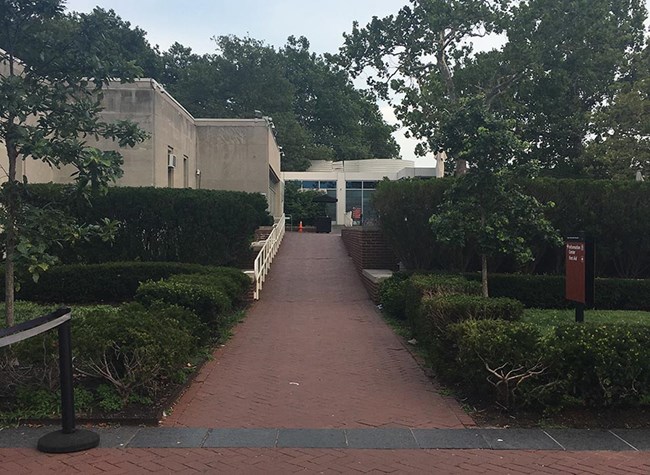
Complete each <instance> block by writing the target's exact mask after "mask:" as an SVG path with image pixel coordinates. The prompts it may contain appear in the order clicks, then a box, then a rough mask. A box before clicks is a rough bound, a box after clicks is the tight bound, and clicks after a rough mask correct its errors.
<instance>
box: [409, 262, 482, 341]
mask: <svg viewBox="0 0 650 475" xmlns="http://www.w3.org/2000/svg"><path fill="white" fill-rule="evenodd" d="M480 293H481V285H480V283H477V282H470V281H468V280H467V279H465V278H464V277H461V276H454V275H444V274H415V275H413V276H411V278H410V279H409V280H408V285H407V286H406V305H405V309H404V314H405V315H406V320H407V321H408V322H409V325H410V326H411V328H412V329H413V330H414V331H416V326H417V324H418V319H419V313H420V305H421V303H422V299H423V298H425V297H429V298H431V297H442V296H446V295H457V294H468V295H480Z"/></svg>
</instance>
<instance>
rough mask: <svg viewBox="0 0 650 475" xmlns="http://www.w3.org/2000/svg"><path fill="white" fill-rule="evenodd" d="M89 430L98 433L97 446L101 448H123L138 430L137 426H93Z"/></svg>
mask: <svg viewBox="0 0 650 475" xmlns="http://www.w3.org/2000/svg"><path fill="white" fill-rule="evenodd" d="M89 430H92V431H93V432H97V433H98V434H99V447H100V448H102V449H112V448H117V449H120V448H123V447H126V446H127V445H128V444H129V442H130V441H131V439H133V437H134V436H135V435H136V434H137V433H138V431H139V430H140V428H139V427H129V426H124V427H102V428H93V427H90V428H89Z"/></svg>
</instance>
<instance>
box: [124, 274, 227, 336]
mask: <svg viewBox="0 0 650 475" xmlns="http://www.w3.org/2000/svg"><path fill="white" fill-rule="evenodd" d="M135 298H136V300H137V301H138V302H140V303H142V304H143V305H145V306H151V305H153V304H154V303H156V302H165V303H167V304H176V305H180V306H181V307H185V308H187V309H189V310H192V311H193V312H194V313H196V315H198V317H199V318H200V320H201V322H202V323H204V324H205V325H206V326H207V328H208V331H209V332H210V334H211V335H213V336H218V335H219V330H220V320H221V319H222V318H223V317H224V316H225V314H226V313H228V312H230V311H231V310H232V301H231V300H230V298H229V297H228V295H227V294H226V293H225V292H224V291H222V290H219V289H218V288H216V287H214V286H210V285H203V284H196V283H187V282H171V281H164V280H160V281H157V282H153V281H150V282H144V283H143V284H141V285H140V287H139V288H138V290H137V292H136V296H135Z"/></svg>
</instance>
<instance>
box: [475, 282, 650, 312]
mask: <svg viewBox="0 0 650 475" xmlns="http://www.w3.org/2000/svg"><path fill="white" fill-rule="evenodd" d="M465 277H466V278H467V279H470V280H474V281H480V278H481V277H480V275H478V274H465ZM488 281H489V287H490V295H491V296H493V297H509V298H514V299H517V300H519V301H521V302H522V303H523V304H524V305H525V306H526V307H528V308H568V307H572V306H573V304H572V303H571V302H568V301H567V300H565V298H564V295H565V290H564V276H553V275H524V274H490V275H489V276H488ZM595 286H596V288H595V300H596V304H595V307H596V308H599V309H603V310H650V280H648V279H596V284H595Z"/></svg>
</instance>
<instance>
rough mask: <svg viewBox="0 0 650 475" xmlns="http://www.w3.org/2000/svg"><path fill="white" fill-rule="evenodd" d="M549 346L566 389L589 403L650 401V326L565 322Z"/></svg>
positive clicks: (555, 369)
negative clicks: (649, 399)
mask: <svg viewBox="0 0 650 475" xmlns="http://www.w3.org/2000/svg"><path fill="white" fill-rule="evenodd" d="M547 351H548V357H549V359H550V361H551V362H552V369H553V372H554V375H555V377H556V378H557V379H558V380H559V381H561V389H560V390H561V392H562V393H563V394H565V395H567V396H570V397H572V398H574V399H575V400H578V401H583V402H584V404H585V405H588V406H611V405H623V404H638V403H640V402H646V403H647V402H648V398H649V397H650V327H648V326H646V325H638V324H636V325H635V324H626V325H618V324H599V325H595V324H582V325H576V324H570V325H569V324H567V325H559V326H557V327H556V329H555V332H554V334H553V335H552V337H551V338H550V340H549V342H548V349H547Z"/></svg>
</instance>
